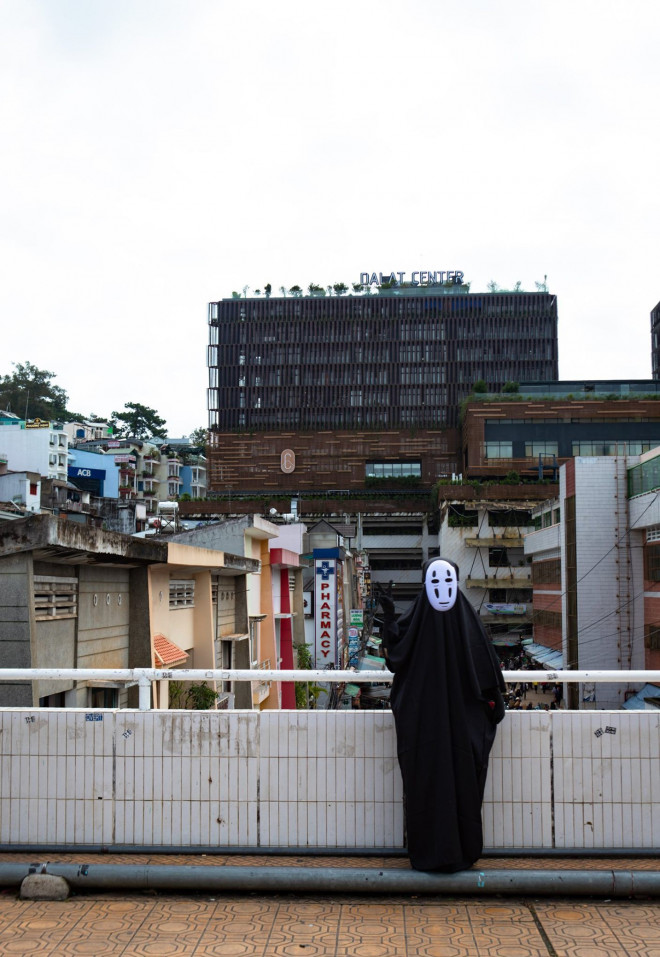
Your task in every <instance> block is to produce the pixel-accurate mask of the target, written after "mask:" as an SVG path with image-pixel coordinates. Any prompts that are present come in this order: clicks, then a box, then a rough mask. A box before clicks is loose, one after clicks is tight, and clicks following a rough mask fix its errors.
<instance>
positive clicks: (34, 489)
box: [30, 482, 37, 495]
mask: <svg viewBox="0 0 660 957" xmlns="http://www.w3.org/2000/svg"><path fill="white" fill-rule="evenodd" d="M30 495H37V483H36V482H30Z"/></svg>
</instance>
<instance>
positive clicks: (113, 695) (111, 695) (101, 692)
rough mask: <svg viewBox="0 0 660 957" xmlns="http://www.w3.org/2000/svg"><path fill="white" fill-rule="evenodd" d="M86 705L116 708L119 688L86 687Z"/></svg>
mask: <svg viewBox="0 0 660 957" xmlns="http://www.w3.org/2000/svg"><path fill="white" fill-rule="evenodd" d="M87 707H88V708H118V707H119V689H118V688H109V687H107V686H104V687H102V688H92V687H88V688H87Z"/></svg>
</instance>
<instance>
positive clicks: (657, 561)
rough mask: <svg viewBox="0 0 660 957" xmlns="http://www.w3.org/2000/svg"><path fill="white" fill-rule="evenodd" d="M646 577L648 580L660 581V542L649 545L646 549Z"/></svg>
mask: <svg viewBox="0 0 660 957" xmlns="http://www.w3.org/2000/svg"><path fill="white" fill-rule="evenodd" d="M644 558H645V565H646V578H647V579H648V581H652V582H660V544H658V545H647V546H646V548H645V549H644Z"/></svg>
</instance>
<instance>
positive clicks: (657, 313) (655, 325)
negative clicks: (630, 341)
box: [651, 302, 660, 379]
mask: <svg viewBox="0 0 660 957" xmlns="http://www.w3.org/2000/svg"><path fill="white" fill-rule="evenodd" d="M651 367H652V371H651V375H652V376H653V378H654V379H660V302H659V303H658V305H657V306H656V307H655V309H652V310H651Z"/></svg>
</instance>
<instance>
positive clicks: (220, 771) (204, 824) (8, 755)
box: [0, 709, 660, 849]
mask: <svg viewBox="0 0 660 957" xmlns="http://www.w3.org/2000/svg"><path fill="white" fill-rule="evenodd" d="M659 725H660V716H659V715H658V714H657V713H655V712H650V711H644V712H635V713H631V712H627V711H612V712H604V711H598V712H541V711H533V712H510V713H508V714H507V716H506V718H505V720H504V721H503V723H502V724H501V725H500V728H499V730H498V735H497V739H496V743H495V747H494V749H493V753H492V755H491V763H490V772H489V777H488V784H487V788H486V795H485V799H484V808H483V816H484V833H485V846H486V848H521V849H524V848H530V849H532V848H557V849H571V848H615V847H623V848H629V849H642V848H648V849H652V848H657V847H658V846H660V726H659ZM0 761H1V768H0V844H2V845H4V846H11V845H18V844H21V845H34V846H39V845H75V846H78V847H81V848H84V847H85V846H91V845H105V846H107V847H109V848H112V847H113V846H117V845H136V846H146V847H190V848H192V849H194V848H196V847H207V846H211V847H215V846H218V847H254V848H259V847H263V848H268V847H310V848H319V849H324V848H335V847H340V848H343V847H346V848H401V847H402V846H403V835H404V821H403V804H402V786H401V778H400V775H399V769H398V764H397V760H396V738H395V732H394V724H393V720H392V715H391V714H390V713H389V712H385V711H384V712H376V711H365V712H342V711H339V712H334V711H333V712H314V711H311V712H275V711H273V712H262V713H259V712H240V711H229V712H190V711H179V712H157V711H149V712H145V711H142V712H140V711H92V712H86V711H81V710H51V711H49V710H43V709H42V710H39V709H6V710H0Z"/></svg>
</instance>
